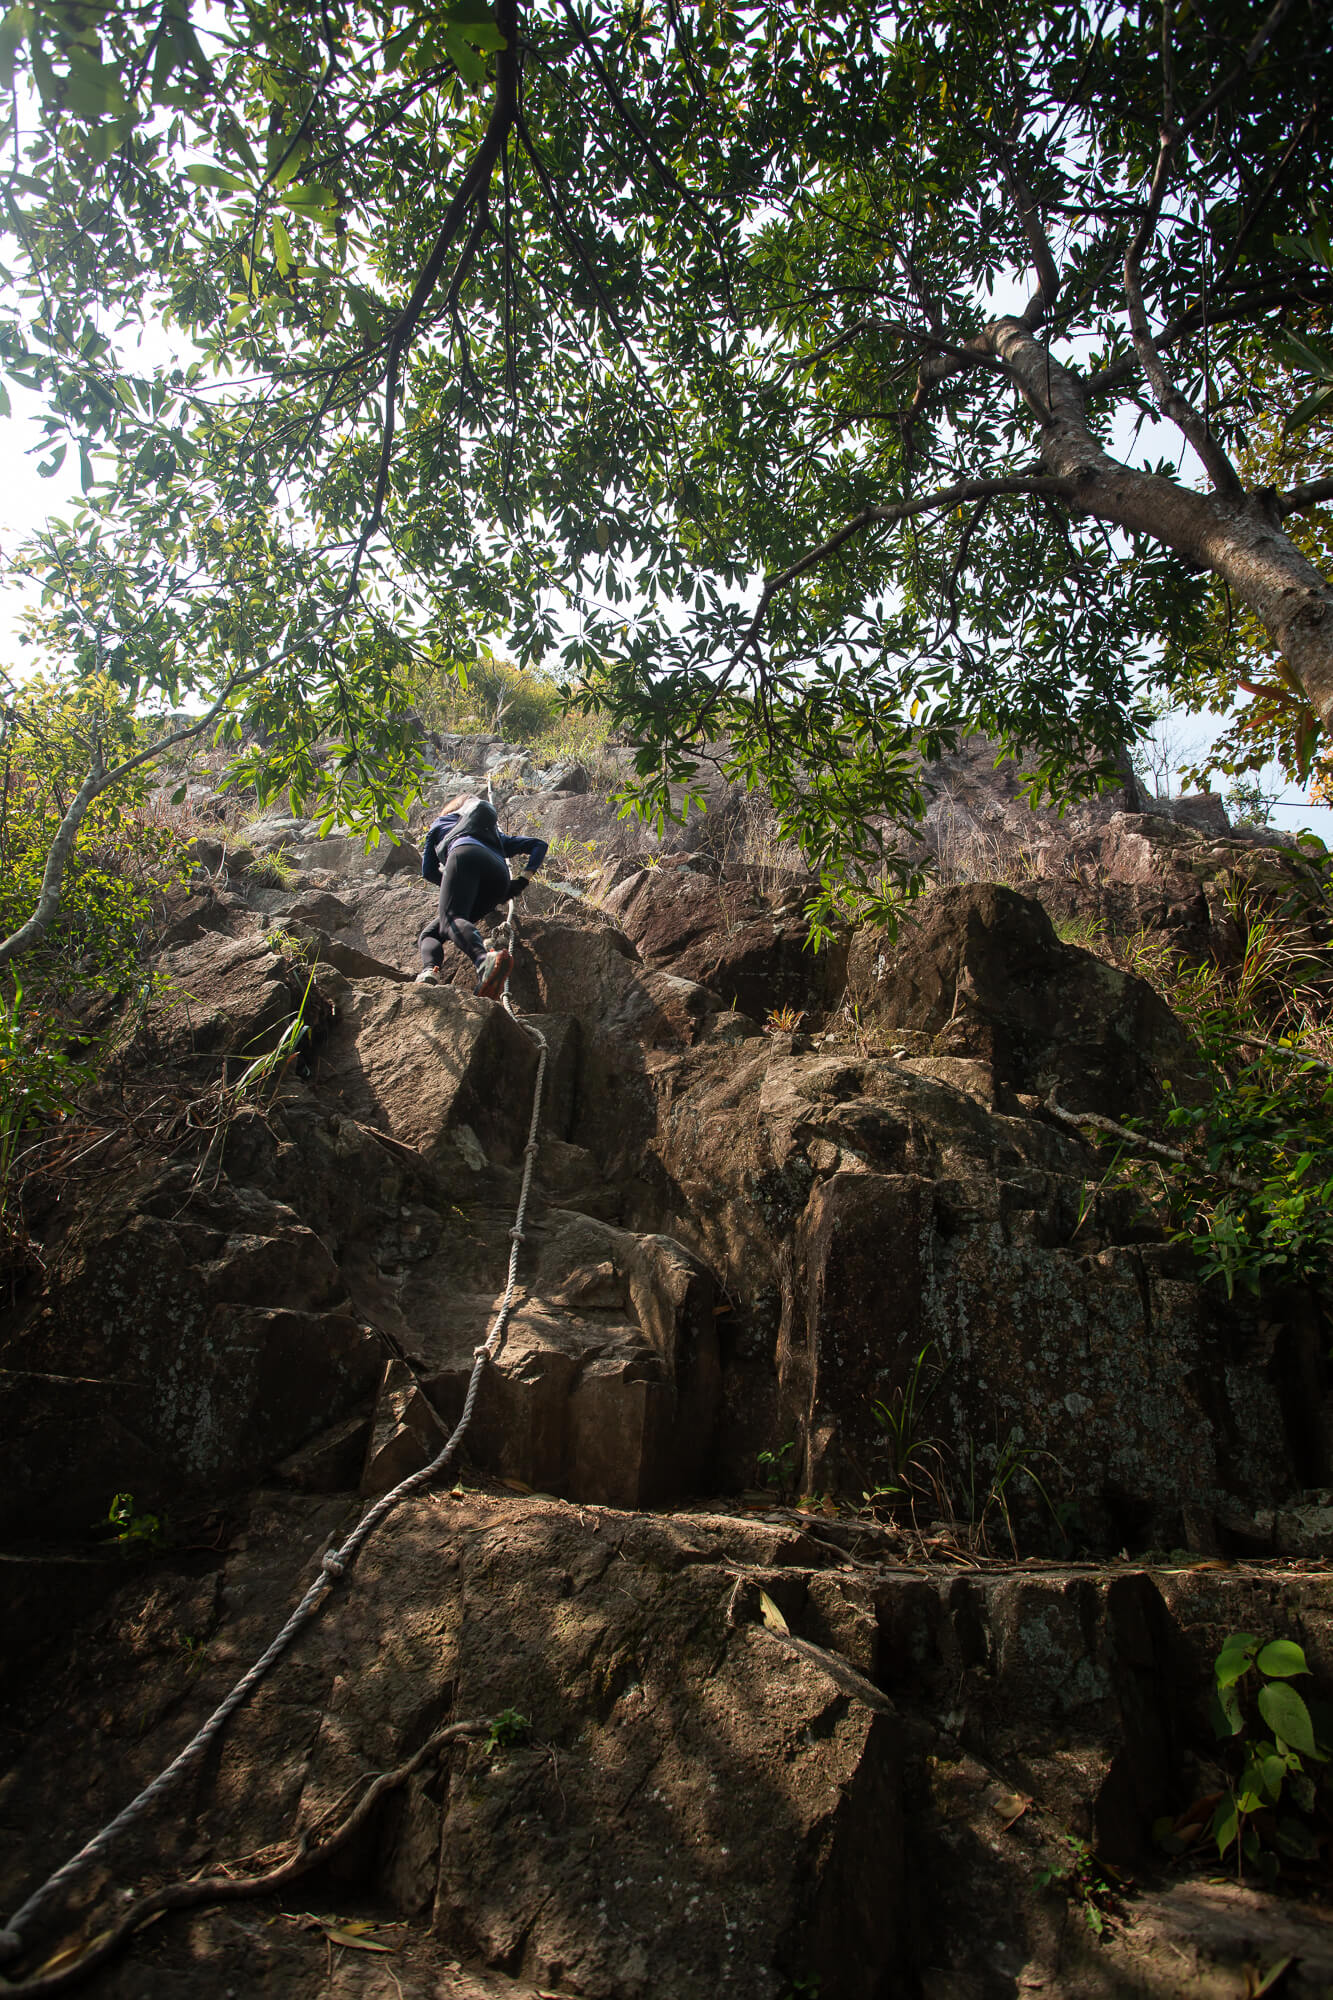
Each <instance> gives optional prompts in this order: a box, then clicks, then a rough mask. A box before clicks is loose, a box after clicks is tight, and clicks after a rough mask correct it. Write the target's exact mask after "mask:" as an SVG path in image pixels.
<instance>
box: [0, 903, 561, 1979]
mask: <svg viewBox="0 0 1333 2000" xmlns="http://www.w3.org/2000/svg"><path fill="white" fill-rule="evenodd" d="M507 928H508V934H509V940H510V946H511V949H512V946H513V943H514V940H515V935H516V931H515V922H514V905H513V903H512V901H511V902H510V904H509V917H508V926H507ZM503 1005H504V1008H505V1011H506V1013H508V1014H509V1016H510V1018H511V1019H512V1020H514V1021H516V1022H518V1025H519V1026H520V1027H521V1028H522V1029H523V1030H524V1031H525V1033H527V1034H529V1035H531V1036H532V1038H533V1040H534V1041H535V1042H536V1043H537V1075H536V1078H535V1080H534V1082H533V1088H532V1117H531V1119H530V1120H529V1123H528V1140H527V1144H526V1145H525V1146H524V1148H523V1180H522V1185H521V1187H520V1190H519V1197H518V1211H517V1214H516V1215H515V1218H514V1226H513V1228H512V1229H511V1230H510V1231H509V1236H510V1248H509V1276H508V1279H507V1281H506V1284H505V1289H504V1296H503V1298H502V1299H501V1301H500V1306H499V1310H498V1311H497V1313H496V1315H495V1321H494V1324H493V1325H492V1327H491V1330H490V1333H489V1334H488V1335H487V1337H486V1339H485V1340H484V1341H483V1342H482V1343H481V1345H480V1346H479V1347H475V1348H474V1349H473V1350H472V1374H471V1376H470V1377H469V1380H468V1385H467V1394H466V1396H465V1397H464V1398H463V1414H462V1415H461V1416H460V1417H459V1419H458V1422H457V1423H456V1424H455V1426H454V1428H453V1430H452V1431H451V1433H450V1435H449V1437H448V1439H447V1441H446V1442H445V1444H444V1446H443V1448H442V1449H441V1450H440V1451H439V1452H437V1454H436V1455H435V1457H434V1458H433V1459H432V1460H431V1461H430V1463H429V1465H423V1466H422V1467H421V1469H420V1470H419V1471H417V1472H413V1473H410V1474H409V1475H408V1477H407V1478H406V1479H403V1480H400V1481H399V1483H398V1485H397V1486H395V1487H393V1488H391V1490H390V1491H389V1492H388V1493H385V1494H384V1495H382V1497H381V1498H380V1499H379V1500H377V1501H376V1502H375V1505H374V1506H373V1507H372V1508H371V1509H370V1510H369V1512H368V1513H366V1514H364V1515H363V1516H362V1518H361V1520H360V1521H358V1523H357V1525H356V1527H355V1528H353V1530H352V1532H351V1534H350V1535H349V1536H348V1537H347V1540H346V1541H345V1542H344V1543H343V1545H342V1547H341V1548H338V1549H327V1550H326V1551H325V1553H324V1555H323V1557H322V1558H321V1560H320V1566H319V1574H318V1575H317V1576H316V1578H315V1580H314V1582H313V1583H312V1584H311V1585H310V1588H309V1589H308V1590H307V1591H306V1593H305V1595H304V1597H302V1599H301V1601H300V1602H299V1604H298V1605H297V1606H296V1609H295V1610H294V1611H293V1612H292V1614H291V1616H290V1618H289V1619H288V1620H287V1623H286V1624H285V1625H284V1626H283V1628H282V1630H281V1631H280V1632H279V1633H278V1634H277V1636H276V1638H275V1639H274V1640H273V1641H272V1643H271V1644H270V1645H269V1646H268V1648H267V1650H266V1651H265V1652H263V1653H261V1655H260V1657H259V1658H258V1659H257V1660H256V1661H255V1663H254V1665H253V1666H252V1667H251V1668H250V1670H249V1672H248V1673H245V1674H243V1675H242V1676H241V1678H240V1680H238V1681H237V1683H236V1685H235V1687H234V1688H233V1689H232V1691H231V1693H230V1694H229V1695H227V1697H226V1699H225V1700H224V1701H222V1702H220V1703H219V1705H218V1706H217V1708H215V1709H214V1711H213V1713H212V1714H211V1715H210V1716H209V1718H208V1720H207V1722H205V1723H204V1724H203V1725H202V1727H201V1728H199V1729H197V1730H196V1731H195V1733H194V1735H193V1736H192V1737H191V1738H190V1740H189V1742H188V1743H187V1744H186V1745H185V1748H184V1749H183V1750H181V1751H180V1752H179V1753H178V1754H177V1755H176V1756H175V1757H173V1758H172V1760H171V1762H170V1763H169V1764H168V1765H167V1767H166V1769H165V1770H164V1771H161V1772H159V1773H158V1775H157V1777H156V1778H154V1779H153V1781H152V1783H151V1784H149V1785H145V1787H144V1789H143V1790H142V1791H141V1792H140V1793H139V1795H138V1797H137V1798H133V1799H131V1800H130V1803H129V1804H128V1805H127V1806H125V1807H124V1808H123V1809H122V1810H121V1811H120V1812H118V1813H117V1814H116V1816H115V1818H114V1819H113V1820H110V1821H108V1823H107V1825H106V1826H104V1827H103V1828H102V1830H101V1832H100V1833H96V1834H94V1835H93V1838H92V1839H91V1840H89V1841H86V1842H85V1843H84V1845H83V1846H82V1847H81V1848H80V1849H79V1851H78V1853H77V1854H72V1855H71V1856H70V1858H69V1860H68V1861H66V1862H65V1863H64V1864H63V1866H62V1867H60V1868H57V1869H56V1871H55V1873H54V1875H49V1876H48V1877H47V1879H46V1881H45V1882H43V1883H42V1884H41V1886H40V1887H39V1888H37V1889H34V1890H33V1892H32V1894H31V1895H30V1896H29V1897H28V1899H27V1901H26V1902H25V1903H23V1904H21V1905H20V1907H19V1908H18V1909H17V1910H15V1912H14V1914H13V1916H12V1917H11V1918H10V1920H9V1923H8V1924H7V1925H6V1926H5V1928H4V1929H3V1930H0V1965H8V1964H10V1963H12V1962H13V1960H14V1959H16V1958H18V1957H20V1956H21V1955H22V1953H23V1950H24V1942H23V1938H24V1933H25V1932H26V1931H27V1930H29V1929H30V1928H31V1926H32V1923H33V1919H34V1918H35V1917H37V1916H38V1915H40V1913H41V1912H42V1911H43V1910H45V1909H46V1908H47V1907H48V1906H49V1904H51V1903H52V1902H53V1901H54V1900H55V1899H56V1897H57V1896H59V1895H60V1893H61V1892H62V1891H63V1890H64V1889H67V1888H68V1887H69V1885H70V1883H72V1882H73V1881H74V1880H75V1879H76V1877H78V1876H79V1875H81V1874H82V1873H83V1871H84V1870H85V1869H86V1868H87V1867H89V1865H90V1864H91V1863H92V1862H94V1861H96V1860H97V1859H98V1857H99V1856H100V1855H103V1854H105V1853H106V1852H107V1850H108V1849H109V1848H110V1847H111V1846H112V1845H113V1844H114V1843H115V1841H116V1840H117V1839H118V1838H119V1837H120V1835H121V1834H122V1833H124V1832H125V1831H126V1830H127V1829H128V1828H129V1827H131V1826H133V1825H134V1823H135V1822H136V1821H137V1820H139V1819H142V1817H143V1816H144V1814H145V1813H146V1812H148V1811H149V1809H150V1808H151V1807H152V1806H153V1805H154V1804H155V1803H156V1802H157V1800H158V1799H160V1798H161V1797H162V1795H163V1793H164V1792H166V1791H168V1790H170V1788H171V1786H172V1785H174V1784H175V1782H176V1780H177V1779H178V1778H179V1777H181V1776H182V1775H183V1773H184V1772H186V1771H187V1770H188V1769H189V1768H190V1766H191V1765H192V1764H196V1763H198V1761H199V1759H200V1758H201V1757H202V1756H203V1755H204V1752H205V1751H206V1750H207V1749H208V1748H209V1746H210V1744H212V1743H213V1742H214V1741H215V1740H216V1739H217V1737H219V1736H220V1735H221V1734H222V1731H223V1730H224V1729H225V1728H226V1726H227V1724H228V1722H229V1721H230V1720H231V1717H232V1716H233V1715H234V1714H235V1713H236V1710H237V1709H238V1708H240V1707H241V1705H242V1704H243V1703H244V1702H245V1701H247V1700H248V1699H249V1697H250V1695H251V1694H252V1693H253V1692H254V1690H255V1689H256V1688H257V1687H258V1686H259V1683H260V1682H261V1681H262V1680H263V1678H264V1676H265V1675H266V1674H267V1673H268V1671H269V1668H270V1667H272V1666H273V1665H274V1663H275V1662H276V1661H277V1660H279V1659H280V1658H281V1657H282V1655H283V1654H284V1653H285V1652H286V1650H287V1648H288V1647H289V1646H290V1645H291V1643H292V1640H293V1639H294V1638H295V1637H296V1635H297V1633H298V1632H299V1631H301V1629H302V1628H303V1627H304V1626H305V1625H308V1624H309V1623H310V1620H311V1619H312V1618H313V1617H314V1616H315V1614H316V1612H318V1611H319V1610H320V1608H321V1607H322V1605H323V1603H324V1600H325V1598H326V1597H328V1595H329V1593H330V1592H331V1591H332V1590H333V1589H334V1587H335V1585H336V1584H337V1583H338V1582H339V1580H340V1579H341V1578H342V1577H343V1576H344V1574H345V1573H346V1571H347V1569H348V1566H349V1565H350V1564H351V1563H352V1562H354V1561H355V1559H356V1557H357V1555H358V1554H359V1553H360V1551H361V1549H362V1547H363V1546H364V1544H365V1543H366V1542H367V1541H369V1539H370V1537H371V1536H372V1535H373V1534H374V1532H375V1530H376V1528H378V1526H379V1524H380V1522H381V1521H382V1520H383V1519H384V1517H385V1515H386V1514H390V1513H392V1511H393V1509H394V1508H395V1507H396V1506H397V1505H398V1503H399V1501H400V1500H404V1499H406V1497H407V1495H408V1494H409V1493H415V1492H416V1491H417V1489H418V1488H419V1487H422V1486H425V1485H427V1484H428V1483H429V1482H430V1481H431V1480H432V1479H434V1478H435V1476H436V1475H437V1473H440V1472H442V1471H443V1470H444V1467H445V1466H446V1465H447V1464H448V1463H449V1460H450V1459H451V1458H452V1457H453V1455H454V1453H455V1452H456V1451H457V1449H458V1447H459V1445H460V1444H461V1442H462V1440H463V1436H464V1434H465V1432H466V1431H467V1427H468V1425H469V1424H470V1423H471V1422H472V1412H473V1409H474V1407H475V1406H476V1401H477V1392H478V1390H479V1389H480V1387H481V1378H482V1374H483V1372H484V1371H485V1367H486V1363H487V1362H488V1361H489V1360H492V1359H493V1358H494V1356H495V1353H496V1351H497V1349H498V1348H499V1345H500V1342H501V1341H502V1340H503V1338H504V1334H505V1329H506V1327H507V1326H508V1324H509V1318H510V1314H511V1313H512V1311H513V1298H514V1286H515V1285H516V1284H517V1282H518V1254H519V1248H520V1246H521V1244H522V1242H523V1239H524V1230H523V1224H524V1221H525V1220H526V1217H527V1211H528V1196H529V1193H530V1192H531V1188H532V1170H533V1166H534V1164H535V1162H536V1158H537V1153H538V1150H539V1148H538V1140H537V1128H538V1125H539V1124H540V1122H541V1109H542V1087H543V1084H544V1082H545V1077H546V1058H547V1055H548V1054H549V1047H548V1044H547V1040H546V1037H545V1035H543V1033H542V1032H541V1030H540V1028H538V1027H536V1026H535V1025H534V1024H533V1023H532V1022H531V1021H519V1017H518V1015H517V1014H516V1013H515V1012H514V1008H513V1004H512V1002H511V1000H510V997H509V981H508V979H507V978H506V980H505V985H504V994H503Z"/></svg>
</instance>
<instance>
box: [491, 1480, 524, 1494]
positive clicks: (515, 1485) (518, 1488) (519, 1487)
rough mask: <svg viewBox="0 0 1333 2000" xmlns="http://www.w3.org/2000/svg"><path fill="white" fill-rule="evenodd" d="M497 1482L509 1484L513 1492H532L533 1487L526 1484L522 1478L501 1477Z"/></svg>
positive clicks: (503, 1484) (504, 1484)
mask: <svg viewBox="0 0 1333 2000" xmlns="http://www.w3.org/2000/svg"><path fill="white" fill-rule="evenodd" d="M497 1484H499V1485H501V1486H507V1487H508V1488H509V1491H510V1492H511V1493H531V1491H532V1488H531V1487H530V1486H525V1485H524V1484H523V1481H522V1480H521V1479H501V1480H499V1481H498V1482H497Z"/></svg>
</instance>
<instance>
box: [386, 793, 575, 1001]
mask: <svg viewBox="0 0 1333 2000" xmlns="http://www.w3.org/2000/svg"><path fill="white" fill-rule="evenodd" d="M546 849H547V842H546V841H544V840H540V839H538V838H537V837H536V835H515V834H508V833H502V832H501V831H500V821H499V819H498V817H497V815H496V811H495V807H494V806H493V805H492V804H491V802H490V800H489V799H480V798H472V797H469V796H467V795H463V796H460V797H459V798H455V799H451V800H450V801H449V803H448V805H447V806H445V807H444V808H443V810H442V811H441V813H440V816H439V818H438V819H437V820H435V821H434V823H433V824H432V826H431V828H430V831H429V832H428V833H427V835H426V839H425V844H424V846H423V849H422V855H421V873H422V875H423V876H424V878H425V879H426V881H427V882H438V883H439V885H440V912H439V915H438V916H437V917H436V919H435V921H434V923H431V924H427V925H426V927H425V929H424V930H423V931H422V933H421V936H420V938H419V939H418V944H419V946H420V950H421V971H420V972H419V973H418V974H417V981H418V983H419V984H420V983H421V982H423V981H429V980H432V979H439V978H441V977H442V976H443V972H442V968H443V964H444V947H445V945H446V944H454V945H457V946H458V949H459V950H460V951H462V952H466V954H467V956H468V957H469V958H470V959H471V960H472V963H473V965H474V966H475V967H476V968H477V992H478V993H479V994H480V995H481V997H482V999H483V1000H493V999H494V998H495V995H496V994H497V993H499V992H500V990H501V988H502V987H503V986H504V983H505V980H506V978H507V977H508V975H509V968H510V966H511V964H512V963H513V961H512V958H511V957H510V954H509V953H508V952H507V951H488V950H487V949H486V945H485V942H484V940H483V938H482V936H481V933H480V931H479V930H478V929H477V928H476V926H477V923H478V921H479V920H480V919H481V918H482V917H485V916H489V915H490V913H491V911H492V910H496V909H498V908H499V907H500V905H501V903H505V902H508V901H509V899H510V897H512V896H521V895H522V893H523V891H524V890H525V889H526V888H527V886H528V880H529V877H530V875H531V874H532V873H533V871H535V870H536V869H538V868H540V867H541V865H542V862H543V861H544V860H545V859H546ZM513 854H525V855H526V856H527V861H528V874H526V875H516V876H514V877H512V878H511V876H510V873H509V868H508V861H509V857H510V856H511V855H513Z"/></svg>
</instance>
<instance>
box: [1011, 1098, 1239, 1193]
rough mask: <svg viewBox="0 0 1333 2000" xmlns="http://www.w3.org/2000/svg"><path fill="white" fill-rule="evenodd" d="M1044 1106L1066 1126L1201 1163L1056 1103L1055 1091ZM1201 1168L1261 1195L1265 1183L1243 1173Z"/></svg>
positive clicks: (1096, 1115) (1183, 1162)
mask: <svg viewBox="0 0 1333 2000" xmlns="http://www.w3.org/2000/svg"><path fill="white" fill-rule="evenodd" d="M1043 1108H1044V1109H1045V1110H1047V1111H1049V1112H1050V1113H1051V1115H1052V1117H1055V1118H1059V1119H1061V1120H1062V1121H1063V1122H1064V1123H1065V1124H1066V1125H1072V1126H1074V1127H1075V1128H1077V1127H1078V1126H1080V1125H1091V1126H1092V1127H1093V1128H1094V1129H1095V1130H1096V1131H1098V1132H1109V1133H1110V1134H1111V1136H1112V1138H1113V1139H1119V1140H1120V1141H1121V1142H1122V1144H1124V1145H1126V1146H1138V1147H1141V1148H1142V1150H1143V1151H1144V1152H1145V1153H1156V1154H1157V1155H1158V1156H1159V1158H1161V1159H1163V1160H1170V1161H1172V1163H1173V1164H1174V1165H1176V1166H1178V1167H1198V1166H1199V1162H1198V1161H1197V1160H1192V1159H1191V1158H1190V1156H1189V1154H1188V1153H1184V1152H1182V1151H1181V1149H1180V1147H1179V1146H1164V1145H1163V1144H1162V1142H1161V1140H1160V1139H1150V1138H1148V1136H1147V1134H1146V1133H1144V1132H1134V1131H1132V1130H1131V1129H1130V1127H1129V1126H1128V1125H1119V1124H1117V1123H1116V1121H1115V1119H1114V1118H1103V1117H1102V1115H1101V1113H1100V1112H1097V1111H1066V1110H1065V1109H1064V1107H1063V1106H1062V1105H1059V1104H1057V1103H1056V1101H1055V1091H1054V1090H1052V1091H1051V1094H1050V1096H1049V1097H1048V1098H1047V1099H1046V1103H1045V1105H1044V1107H1043ZM1200 1171H1202V1172H1204V1173H1208V1174H1211V1176H1212V1178H1213V1179H1214V1180H1218V1181H1222V1182H1223V1183H1224V1184H1225V1185H1226V1186H1227V1187H1234V1188H1240V1189H1241V1190H1242V1191H1243V1192H1244V1193H1246V1194H1258V1193H1260V1192H1261V1190H1262V1182H1260V1181H1255V1180H1250V1179H1249V1178H1248V1176H1243V1175H1241V1174H1233V1173H1230V1172H1229V1171H1228V1169H1227V1168H1226V1167H1204V1168H1201V1169H1200Z"/></svg>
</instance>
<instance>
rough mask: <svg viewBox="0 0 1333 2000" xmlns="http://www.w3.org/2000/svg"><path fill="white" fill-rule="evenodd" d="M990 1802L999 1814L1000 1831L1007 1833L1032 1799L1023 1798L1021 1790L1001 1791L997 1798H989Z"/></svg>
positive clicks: (1015, 1824)
mask: <svg viewBox="0 0 1333 2000" xmlns="http://www.w3.org/2000/svg"><path fill="white" fill-rule="evenodd" d="M991 1804H992V1806H993V1807H994V1808H995V1811H996V1812H997V1813H998V1814H999V1815H1000V1832H1001V1833H1008V1831H1009V1829H1010V1827H1011V1826H1017V1824H1018V1822H1019V1820H1021V1819H1022V1817H1023V1815H1024V1813H1025V1812H1026V1811H1027V1809H1028V1807H1029V1806H1030V1805H1031V1804H1032V1801H1031V1799H1025V1798H1024V1797H1023V1794H1022V1793H1021V1792H1001V1793H1000V1795H999V1797H998V1798H994V1799H992V1800H991Z"/></svg>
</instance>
